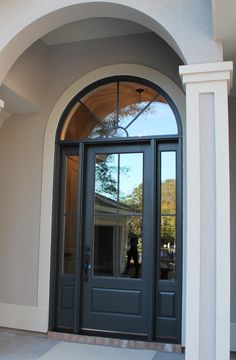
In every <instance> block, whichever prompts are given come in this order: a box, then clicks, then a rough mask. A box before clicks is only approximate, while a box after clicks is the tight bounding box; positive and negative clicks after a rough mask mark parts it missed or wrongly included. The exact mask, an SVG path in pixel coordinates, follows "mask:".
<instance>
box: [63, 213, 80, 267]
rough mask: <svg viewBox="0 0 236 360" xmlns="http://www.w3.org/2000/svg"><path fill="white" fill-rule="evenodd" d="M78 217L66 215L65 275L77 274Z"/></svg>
mask: <svg viewBox="0 0 236 360" xmlns="http://www.w3.org/2000/svg"><path fill="white" fill-rule="evenodd" d="M76 222H77V216H76V215H66V214H65V215H64V271H63V273H64V274H75V263H76V261H75V254H76Z"/></svg>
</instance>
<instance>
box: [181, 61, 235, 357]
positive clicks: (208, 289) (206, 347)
mask: <svg viewBox="0 0 236 360" xmlns="http://www.w3.org/2000/svg"><path fill="white" fill-rule="evenodd" d="M232 69H233V65H232V62H220V63H209V64H196V65H186V66H180V75H181V78H182V81H183V84H184V85H185V87H186V161H187V164H186V167H187V266H186V272H187V274H186V288H187V291H186V293H187V295H186V357H185V360H204V359H207V360H222V359H224V360H227V359H229V349H230V212H229V211H230V198H229V191H230V188H229V135H228V92H229V89H230V86H231V81H232Z"/></svg>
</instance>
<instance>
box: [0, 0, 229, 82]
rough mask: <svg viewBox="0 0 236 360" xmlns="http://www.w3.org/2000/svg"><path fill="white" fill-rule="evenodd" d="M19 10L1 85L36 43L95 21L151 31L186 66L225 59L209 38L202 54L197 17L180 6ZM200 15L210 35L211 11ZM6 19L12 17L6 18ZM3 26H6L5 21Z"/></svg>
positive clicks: (74, 5)
mask: <svg viewBox="0 0 236 360" xmlns="http://www.w3.org/2000/svg"><path fill="white" fill-rule="evenodd" d="M174 6H175V5H174ZM18 10H19V14H18V18H19V21H18V23H17V24H15V23H12V26H9V23H8V24H6V27H5V29H6V28H9V29H11V31H9V33H6V34H5V36H4V37H2V47H1V54H0V63H1V67H0V83H1V82H2V81H3V79H4V78H5V76H6V74H7V73H8V71H9V69H10V68H11V66H12V65H13V64H14V63H15V61H16V60H17V59H18V58H19V56H20V55H21V54H22V53H23V52H24V51H25V50H26V49H27V48H29V47H30V46H31V45H32V44H33V43H34V42H35V41H36V40H38V39H40V38H41V37H42V36H44V35H45V34H47V33H49V32H50V31H52V30H54V29H56V28H58V27H60V26H63V25H65V24H68V23H71V22H73V21H78V20H82V19H87V18H93V17H111V18H112V17H113V18H120V19H126V20H130V21H133V22H136V23H138V24H141V25H143V26H145V27H147V28H148V29H150V31H153V32H154V33H156V34H158V35H159V36H160V37H161V38H162V39H164V41H166V42H167V44H169V45H170V47H171V48H172V49H173V50H174V51H175V52H176V53H177V54H178V55H179V56H180V58H182V60H183V62H184V63H191V62H201V57H202V62H204V61H205V62H206V61H213V60H215V61H216V60H221V59H222V52H221V46H220V45H219V44H217V43H215V42H214V41H210V40H208V39H206V38H205V40H206V41H208V44H207V47H206V49H207V51H205V52H202V51H198V47H200V46H201V49H202V46H203V44H202V37H201V34H200V33H198V31H199V30H198V27H199V26H198V24H196V23H195V21H194V13H193V14H186V16H184V17H183V16H182V10H181V9H178V8H177V9H176V6H175V12H172V11H171V9H169V10H168V12H167V11H166V9H165V7H163V6H161V5H158V4H153V3H150V4H149V5H147V4H144V3H135V8H134V6H133V4H132V1H128V2H127V1H122V0H121V1H119V2H118V1H116V2H114V1H111V0H110V1H106V2H105V1H103V2H93V1H78V0H77V1H70V2H69V4H68V1H65V2H60V4H58V3H57V2H53V3H50V4H45V5H44V6H41V5H39V6H38V5H35V7H34V8H33V9H31V10H32V12H30V13H27V10H26V9H25V8H24V9H20V8H19V9H18ZM154 10H155V11H154ZM176 10H177V12H176ZM16 11H17V10H16ZM196 11H199V12H200V13H201V16H202V18H204V26H205V27H206V28H207V29H206V30H207V31H210V28H209V26H208V25H207V20H208V17H209V15H210V14H209V8H208V7H207V8H206V9H205V8H204V7H200V8H199V9H198V8H196ZM191 16H192V17H193V18H192V19H191ZM5 19H8V17H7V16H6V17H5ZM2 25H3V26H4V18H3V22H2ZM186 25H187V26H188V27H192V29H191V30H192V31H189V34H191V35H190V36H189V35H188V34H186V32H184V33H183V32H182V31H179V30H180V26H183V27H184V26H186ZM186 40H187V41H186ZM194 42H195V43H196V44H195V45H194ZM199 49H200V48H199Z"/></svg>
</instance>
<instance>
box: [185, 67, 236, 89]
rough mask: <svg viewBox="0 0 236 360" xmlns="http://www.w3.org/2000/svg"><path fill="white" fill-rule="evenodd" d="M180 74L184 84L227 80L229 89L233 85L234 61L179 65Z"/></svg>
mask: <svg viewBox="0 0 236 360" xmlns="http://www.w3.org/2000/svg"><path fill="white" fill-rule="evenodd" d="M179 74H180V77H181V79H182V82H183V84H184V85H186V84H189V83H202V82H212V81H222V80H225V81H227V83H228V91H229V90H230V89H231V88H232V85H233V62H232V61H222V62H217V63H207V64H193V65H182V66H180V67H179Z"/></svg>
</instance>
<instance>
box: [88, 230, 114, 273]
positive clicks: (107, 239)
mask: <svg viewBox="0 0 236 360" xmlns="http://www.w3.org/2000/svg"><path fill="white" fill-rule="evenodd" d="M115 229H116V227H115V226H113V225H108V224H106V225H102V224H100V225H95V233H94V260H93V261H94V264H93V273H94V275H96V276H99V275H100V276H113V274H114V269H113V265H114V264H113V263H114V262H113V257H114V238H115Z"/></svg>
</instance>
